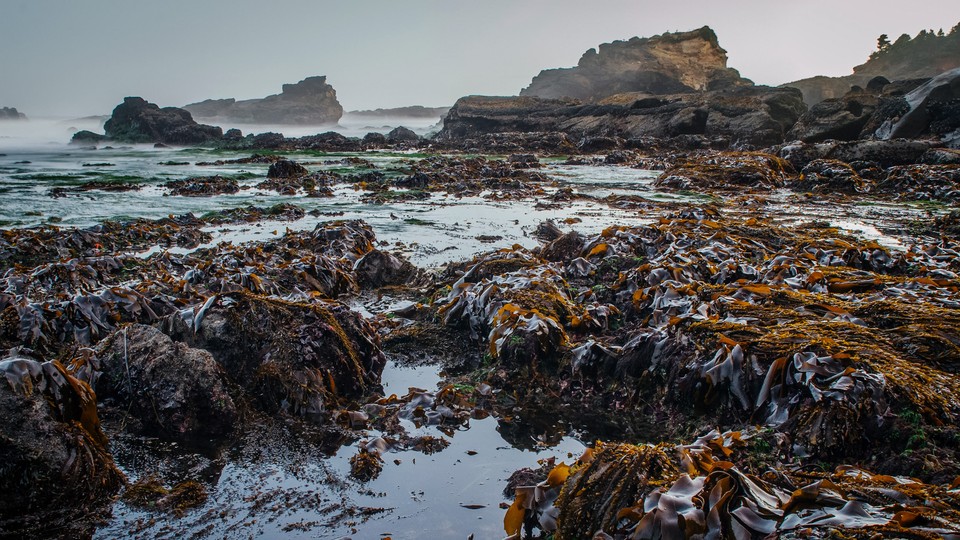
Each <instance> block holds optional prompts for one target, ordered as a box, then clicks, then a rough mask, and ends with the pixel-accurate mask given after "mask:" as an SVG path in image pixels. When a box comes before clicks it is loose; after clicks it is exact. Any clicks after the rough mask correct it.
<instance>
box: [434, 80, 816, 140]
mask: <svg viewBox="0 0 960 540" xmlns="http://www.w3.org/2000/svg"><path fill="white" fill-rule="evenodd" d="M803 112H804V105H803V101H802V99H801V95H800V92H799V91H797V90H794V89H783V88H780V89H777V88H768V87H761V86H745V87H737V88H731V89H728V90H716V91H711V92H701V93H686V94H671V95H660V96H653V95H649V94H621V95H617V96H612V97H610V98H607V99H605V100H603V101H601V102H600V103H598V104H584V103H582V102H580V101H577V100H572V99H546V98H535V97H525V96H521V97H482V96H469V97H465V98H461V99H460V100H458V101H457V103H456V104H455V105H454V107H453V108H452V109H451V110H450V113H449V114H448V115H447V117H446V119H445V120H444V127H443V130H442V131H441V132H440V134H439V136H438V137H439V138H440V140H460V139H468V138H478V137H481V136H483V135H486V134H490V133H508V132H563V133H566V134H568V135H570V136H572V137H575V138H581V137H595V136H607V137H609V136H616V137H623V138H638V137H659V138H671V137H680V136H689V135H703V136H707V137H719V138H723V139H726V140H727V142H728V143H729V144H740V145H770V144H777V143H780V142H782V141H783V140H784V135H785V133H786V132H787V131H788V130H789V129H790V127H791V126H793V124H794V123H795V122H796V120H797V118H799V117H800V115H801V114H802V113H803Z"/></svg>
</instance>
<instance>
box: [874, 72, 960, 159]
mask: <svg viewBox="0 0 960 540" xmlns="http://www.w3.org/2000/svg"><path fill="white" fill-rule="evenodd" d="M904 100H905V101H906V102H907V104H908V106H909V111H908V112H906V113H904V114H903V115H902V116H899V117H893V118H890V119H887V120H886V122H885V123H884V125H883V126H881V127H880V128H879V129H878V130H877V133H876V134H877V136H878V137H880V138H882V139H896V138H903V137H906V138H916V137H922V136H927V135H935V136H938V137H940V138H942V139H944V140H946V141H947V142H949V143H950V144H951V146H954V147H960V68H956V69H953V70H950V71H947V72H945V73H942V74H940V75H938V76H936V77H934V78H933V79H930V81H929V82H927V83H926V84H923V85H921V86H920V87H918V88H916V89H915V90H913V91H911V92H910V93H908V94H906V95H905V96H904Z"/></svg>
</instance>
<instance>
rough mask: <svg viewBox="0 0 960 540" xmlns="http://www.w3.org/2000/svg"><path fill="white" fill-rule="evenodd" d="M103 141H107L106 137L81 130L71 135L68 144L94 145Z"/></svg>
mask: <svg viewBox="0 0 960 540" xmlns="http://www.w3.org/2000/svg"><path fill="white" fill-rule="evenodd" d="M105 140H107V136H106V135H100V134H99V133H94V132H92V131H87V130H85V129H82V130H80V131H78V132H76V133H74V134H73V137H72V138H71V139H70V144H96V143H99V142H103V141H105Z"/></svg>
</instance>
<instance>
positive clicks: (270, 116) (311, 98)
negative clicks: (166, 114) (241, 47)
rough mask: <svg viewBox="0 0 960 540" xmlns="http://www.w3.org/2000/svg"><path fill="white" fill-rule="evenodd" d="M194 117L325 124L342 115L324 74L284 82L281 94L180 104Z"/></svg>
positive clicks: (236, 120) (257, 122)
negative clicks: (295, 81)
mask: <svg viewBox="0 0 960 540" xmlns="http://www.w3.org/2000/svg"><path fill="white" fill-rule="evenodd" d="M183 108H184V109H185V110H187V111H189V112H190V113H191V114H192V115H194V116H196V117H197V118H203V119H208V120H210V121H220V122H236V123H240V124H278V125H284V124H289V125H318V126H319V125H327V124H336V123H337V121H339V120H340V117H341V116H343V107H342V106H341V105H340V102H339V101H337V91H336V90H334V89H333V87H332V86H330V85H329V84H327V77H326V76H319V77H307V78H306V79H304V80H302V81H300V82H298V83H296V84H284V85H283V91H282V93H280V94H274V95H272V96H267V97H265V98H262V99H247V100H242V101H237V100H236V99H233V98H229V99H208V100H206V101H201V102H199V103H191V104H189V105H186V106H184V107H183Z"/></svg>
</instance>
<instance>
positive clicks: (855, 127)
mask: <svg viewBox="0 0 960 540" xmlns="http://www.w3.org/2000/svg"><path fill="white" fill-rule="evenodd" d="M877 104H878V97H877V96H876V95H874V94H871V93H868V92H865V91H851V92H849V93H847V94H846V95H844V96H843V97H842V98H839V99H826V100H824V101H821V102H820V103H817V104H816V105H814V106H813V107H811V108H810V110H809V111H807V112H806V113H804V114H803V115H802V116H800V118H799V119H798V120H797V123H796V125H794V126H793V128H792V129H791V130H790V132H789V133H788V134H787V136H788V137H790V138H792V139H799V140H801V141H804V142H820V141H825V140H827V139H835V140H841V141H852V140H857V139H859V138H861V137H860V133H861V132H862V131H863V128H864V127H865V126H866V125H867V123H868V122H869V121H870V118H871V116H872V115H873V113H874V111H875V110H876V109H877Z"/></svg>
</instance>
